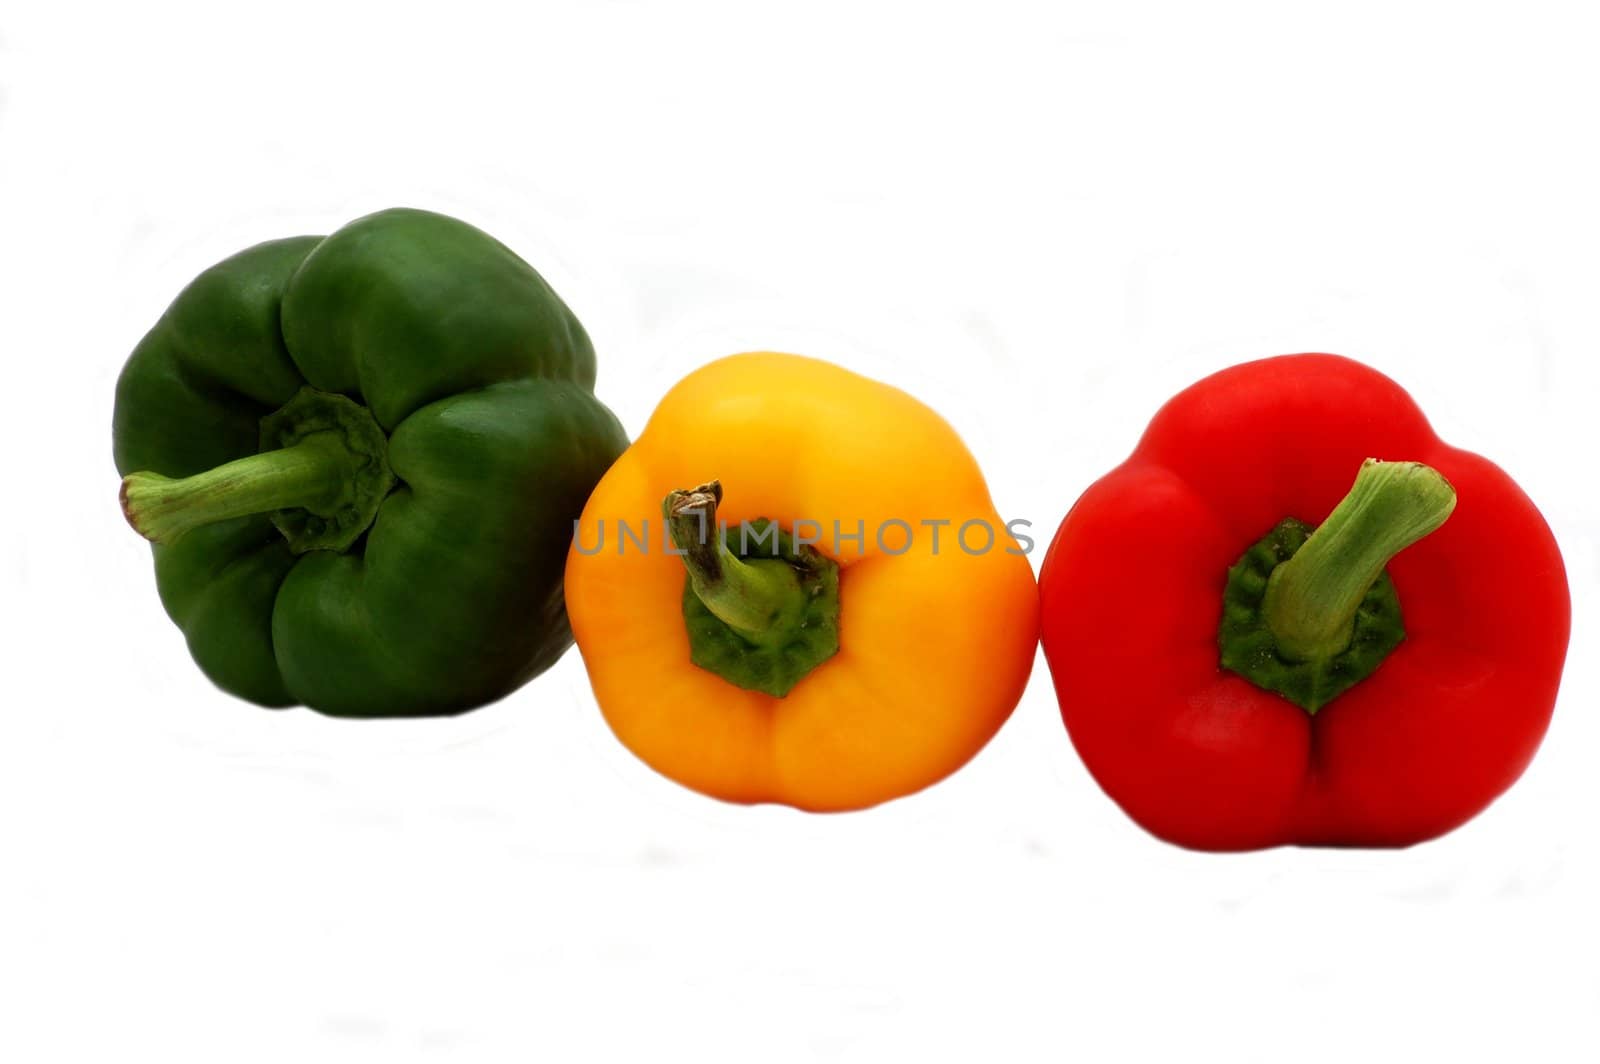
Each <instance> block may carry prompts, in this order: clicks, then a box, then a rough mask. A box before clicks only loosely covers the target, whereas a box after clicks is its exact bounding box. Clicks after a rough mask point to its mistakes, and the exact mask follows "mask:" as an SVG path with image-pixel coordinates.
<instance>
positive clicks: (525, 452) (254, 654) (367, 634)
mask: <svg viewBox="0 0 1600 1064" xmlns="http://www.w3.org/2000/svg"><path fill="white" fill-rule="evenodd" d="M594 376H595V360H594V352H593V349H592V347H591V346H590V343H589V339H588V337H587V335H586V334H585V333H584V330H583V328H582V326H581V325H580V324H579V323H578V321H577V319H576V318H575V317H573V315H572V314H571V312H570V311H569V310H568V309H567V308H566V306H565V305H563V303H562V302H561V300H560V299H559V298H558V297H557V296H556V294H555V293H554V292H553V291H551V290H550V288H549V287H548V286H547V285H546V284H545V282H544V281H543V280H542V279H541V278H540V277H539V275H538V274H537V273H535V272H534V270H533V269H532V268H531V267H529V266H528V265H527V263H525V262H523V261H522V260H521V259H520V258H518V257H517V256H516V255H515V254H514V253H512V252H511V251H510V250H508V249H507V248H506V247H505V246H504V245H502V244H500V243H499V242H498V241H496V240H494V239H493V238H492V237H490V236H488V235H487V234H485V233H483V232H481V231H479V230H477V229H475V228H473V227H472V226H470V225H467V224H465V223H463V222H460V221H456V220H454V219H451V218H447V217H445V216H443V215H438V214H432V213H428V212H425V211H417V210H389V211H384V212H381V213H378V214H373V215H369V216H367V217H365V218H361V219H359V220H357V221H355V222H352V223H350V224H349V225H347V226H345V227H344V228H342V229H340V230H339V231H338V232H336V233H334V234H333V235H332V236H329V237H315V236H307V237H294V238H290V239H286V240H275V241H271V242H268V243H264V244H260V245H258V246H256V247H252V248H249V249H248V250H245V251H243V252H240V253H239V254H237V255H234V256H233V257H231V258H229V259H226V260H224V261H223V262H221V263H218V264H217V265H215V266H213V267H211V268H210V269H208V270H206V271H205V272H204V273H202V274H200V276H199V277H197V278H196V279H195V280H194V281H193V282H192V283H191V284H190V285H189V286H188V287H187V288H185V289H184V291H183V292H182V293H181V294H180V295H179V296H178V298H177V299H176V301H174V302H173V304H172V306H171V307H170V308H169V309H168V310H167V312H166V313H165V314H164V315H163V316H162V317H161V319H160V321H158V322H157V323H156V325H155V327H154V328H152V329H151V330H150V332H149V334H148V335H146V336H145V338H144V339H143V340H142V341H141V342H140V343H139V345H138V347H137V349H136V350H135V351H134V353H133V355H132V357H131V358H130V359H129V360H128V363H127V365H126V367H125V368H124V369H123V371H122V375H121V378H120V380H119V381H118V383H117V397H116V410H115V415H114V430H113V435H114V442H115V457H116V465H117V469H118V471H119V472H121V473H123V474H124V475H125V476H126V479H125V481H124V487H123V504H124V509H125V512H126V513H127V514H128V517H129V519H130V521H131V522H132V523H133V524H134V525H135V527H136V528H138V529H140V530H141V531H143V532H145V533H146V534H147V535H149V536H151V538H155V539H157V540H158V542H157V543H156V544H155V546H154V555H155V569H156V582H157V586H158V588H159V590H160V593H161V599H162V602H163V604H164V606H165V607H166V609H167V612H168V614H169V615H170V616H171V617H172V619H173V621H174V622H175V623H177V625H178V626H179V627H180V628H181V629H182V630H183V632H184V635H185V637H186V638H187V640H188V643H189V648H190V651H191V653H192V654H193V656H194V659H195V661H196V662H197V663H198V664H199V665H200V667H201V669H202V670H204V671H205V673H206V675H207V676H209V677H210V678H211V679H212V680H213V681H214V682H215V683H216V684H217V685H218V686H219V687H221V688H222V689H223V690H225V691H228V692H230V693H231V694H234V695H237V696H238V697H240V698H244V699H248V700H249V701H252V702H256V703H260V704H262V705H266V706H283V705H290V704H294V703H304V704H306V705H308V706H310V707H312V708H313V709H316V710H320V711H322V712H325V713H329V714H335V715H344V716H355V717H375V716H417V715H430V714H443V713H453V712H459V711H461V710H465V709H469V708H472V707H474V706H477V705H480V704H482V703H485V702H488V701H492V700H494V699H497V698H499V697H501V696H503V695H505V694H506V693H508V692H510V691H511V690H513V689H515V688H516V687H517V686H519V685H520V684H522V683H523V682H525V681H526V680H528V679H529V678H531V677H532V676H534V675H535V674H537V673H539V672H540V671H542V670H543V669H545V668H546V667H548V666H549V665H550V664H551V663H553V662H554V661H555V660H556V659H557V658H558V657H560V655H561V654H562V653H563V651H565V649H566V648H567V647H568V646H569V645H570V643H571V633H570V629H569V628H568V625H567V620H566V615H565V612H564V609H563V601H562V570H563V565H564V562H565V558H566V549H567V544H568V541H569V539H570V536H571V530H572V521H573V519H574V518H575V517H576V516H577V514H578V513H579V512H580V510H581V509H582V506H583V503H584V500H585V499H586V498H587V496H588V493H589V490H590V488H591V487H592V486H593V485H594V484H595V482H596V481H598V480H599V478H600V475H601V474H602V473H603V472H604V471H605V469H606V467H607V466H609V465H610V464H611V462H612V460H613V459H615V458H616V456H617V455H618V454H620V453H621V452H622V450H623V449H624V448H625V447H626V446H627V439H626V436H625V435H624V433H623V431H622V429H621V427H620V426H619V424H618V422H617V420H616V419H615V418H614V417H613V416H612V415H611V413H610V412H609V411H608V410H606V408H605V407H604V406H602V405H601V404H600V403H599V401H597V400H596V399H595V397H594V395H593V392H592V388H593V385H594ZM297 443H298V444H302V445H303V446H300V447H299V448H298V449H297V450H293V451H291V450H289V447H290V445H291V444H297ZM241 459H248V460H249V461H245V462H240V461H239V460H241ZM229 463H232V464H231V465H230V464H229ZM230 471H231V472H230ZM182 478H190V479H187V480H185V479H182Z"/></svg>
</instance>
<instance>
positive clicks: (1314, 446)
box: [1039, 355, 1571, 850]
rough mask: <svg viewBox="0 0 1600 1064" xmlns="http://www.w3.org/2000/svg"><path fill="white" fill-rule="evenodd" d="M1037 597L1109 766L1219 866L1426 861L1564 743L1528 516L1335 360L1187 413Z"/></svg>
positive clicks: (1276, 376) (1547, 586)
mask: <svg viewBox="0 0 1600 1064" xmlns="http://www.w3.org/2000/svg"><path fill="white" fill-rule="evenodd" d="M1369 459H1381V460H1382V461H1368V460H1369ZM1352 480H1353V481H1354V486H1352ZM1452 489H1453V490H1452ZM1285 519H1299V520H1288V521H1286V520H1285ZM1300 521H1315V522H1318V524H1317V526H1316V527H1315V531H1312V526H1310V525H1306V524H1301V523H1299V522H1300ZM1434 529H1437V530H1436V531H1434ZM1308 537H1309V538H1308ZM1413 543H1414V544H1415V545H1410V544H1413ZM1039 583H1040V594H1041V596H1042V605H1043V631H1042V638H1043V642H1044V651H1045V657H1046V659H1047V660H1048V661H1049V664H1050V671H1051V674H1052V676H1053V677H1054V679H1055V685H1056V692H1057V695H1058V697H1059V699H1060V702H1061V713H1062V717H1063V719H1064V720H1065V722H1066V726H1067V731H1068V733H1069V734H1070V735H1071V737H1072V741H1073V744H1074V745H1075V746H1076V747H1077V750H1078V752H1079V754H1080V755H1081V756H1082V758H1083V760H1084V763H1085V764H1086V765H1087V766H1088V768H1089V771H1090V772H1091V773H1092V774H1093V775H1094V778H1095V780H1096V781H1097V782H1098V783H1099V784H1100V786H1101V787H1102V788H1103V789H1104V790H1105V792H1106V793H1107V794H1108V795H1110V796H1111V797H1112V798H1113V799H1114V800H1115V801H1116V802H1117V803H1118V804H1119V805H1120V806H1121V807H1122V808H1123V809H1124V810H1125V811H1126V812H1127V813H1128V815H1129V816H1131V817H1132V818H1133V819H1134V820H1135V821H1137V822H1138V823H1139V824H1141V825H1142V826H1143V827H1144V828H1146V829H1147V830H1148V831H1150V832H1151V833H1152V834H1154V835H1157V836H1159V837H1160V838H1163V839H1166V840H1168V841H1171V842H1174V843H1177V844H1179V845H1182V846H1187V847H1191V848H1194V849H1200V850H1247V849H1257V848H1261V847H1267V846H1275V845H1283V844H1300V845H1326V846H1406V845H1410V844H1412V843H1416V842H1420V841H1423V840H1425V839H1430V838H1434V837H1436V836H1438V835H1441V834H1443V833H1445V832H1447V831H1450V830H1451V829H1453V828H1455V827H1457V826H1458V825H1460V824H1462V823H1464V822H1466V821H1467V820H1469V819H1471V818H1472V817H1473V816H1475V815H1476V814H1478V813H1479V812H1481V811H1482V810H1483V809H1484V808H1485V807H1486V806H1488V804H1489V803H1490V802H1491V801H1493V800H1494V799H1495V798H1496V797H1497V796H1499V795H1500V794H1501V793H1502V792H1503V791H1505V790H1506V788H1508V787H1509V786H1511V784H1512V783H1513V782H1515V781H1516V779H1517V777H1518V776H1519V775H1521V773H1522V771H1523V769H1524V768H1525V767H1526V766H1527V764H1528V762H1529V760H1530V759H1531V758H1532V757H1533V754H1534V751H1535V750H1536V749H1537V748H1538V746H1539V742H1540V740H1541V739H1542V738H1543V737H1544V733H1545V729H1546V728H1547V726H1548V725H1549V721H1550V714H1551V711H1552V708H1553V706H1554V703H1555V697H1556V689H1557V687H1558V685H1559V683H1560V679H1561V669H1562V665H1563V662H1564V660H1565V658H1566V650H1567V638H1568V633H1569V628H1570V620H1571V604H1570V600H1569V598H1568V592H1567V580H1566V572H1565V569H1564V568H1563V566H1562V562H1561V554H1560V551H1559V550H1558V549H1557V547H1556V543H1555V539H1554V537H1553V536H1552V535H1551V533H1550V529H1549V527H1548V526H1547V525H1546V524H1545V521H1544V519H1543V518H1542V517H1541V516H1540V514H1539V511H1538V510H1536V509H1535V508H1534V506H1533V503H1532V502H1530V501H1529V499H1528V497H1527V496H1526V495H1524V494H1523V493H1522V491H1521V489H1519V488H1518V487H1517V485H1516V484H1515V483H1514V482H1513V481H1512V480H1511V478H1510V477H1508V476H1507V475H1506V474H1505V473H1504V472H1502V471H1501V470H1500V469H1499V468H1497V467H1496V466H1494V465H1493V464H1492V463H1490V462H1488V461H1487V460H1485V459H1483V458H1480V457H1478V456H1477V455H1474V454H1469V453H1467V452H1465V451H1461V450H1457V449H1456V448H1453V447H1450V446H1448V445H1446V444H1445V443H1443V442H1442V441H1441V440H1440V439H1439V438H1438V437H1437V436H1436V435H1435V434H1434V432H1433V430H1432V429H1431V428H1430V427H1429V426H1428V422H1427V420H1426V419H1425V418H1424V417H1423V415H1422V412H1421V411H1420V410H1419V409H1418V408H1417V406H1416V404H1415V403H1414V402H1413V401H1412V399H1411V397H1410V396H1408V395H1407V394H1406V393H1405V392H1404V391H1402V390H1401V388H1400V387H1399V386H1398V385H1397V384H1395V383H1394V382H1393V381H1391V380H1389V379H1388V378H1387V377H1384V376H1383V375H1381V374H1379V373H1377V372H1376V371H1374V370H1372V369H1369V368H1367V367H1366V366H1363V365H1361V364H1360V363H1357V362H1352V361H1350V360H1349V359H1345V358H1339V357H1336V356H1333V355H1290V356H1285V357H1281V358H1269V359H1264V360H1262V361H1259V362H1251V363H1247V364H1245V365H1240V366H1235V367H1233V368H1232V369H1228V370H1224V371H1223V372H1221V373H1217V374H1215V375H1213V376H1211V377H1208V378H1206V379H1205V380H1202V381H1200V382H1199V383H1198V384H1195V385H1193V386H1192V387H1190V388H1188V389H1187V390H1185V391H1183V392H1181V393H1180V394H1179V395H1177V396H1176V397H1175V398H1173V399H1172V400H1171V401H1170V402H1168V403H1167V404H1166V406H1164V407H1163V408H1162V409H1161V410H1160V412H1158V413H1157V414H1156V416H1155V419H1154V420H1153V421H1152V422H1151V424H1150V427H1149V428H1148V429H1147V430H1146V432H1145V434H1144V437H1143V439H1141V440H1140V442H1139V445H1138V447H1137V448H1135V450H1134V452H1133V455H1132V456H1131V457H1130V458H1129V459H1128V460H1127V461H1126V462H1124V463H1123V464H1122V465H1120V466H1118V467H1117V468H1116V469H1114V470H1112V471H1111V472H1110V473H1108V474H1107V475H1106V476H1104V477H1102V478H1101V479H1100V480H1099V481H1097V482H1096V483H1095V484H1093V485H1092V486H1091V487H1090V488H1089V490H1088V491H1086V492H1085V493H1084V494H1083V496H1082V498H1080V499H1079V500H1078V502H1077V504H1076V505H1075V506H1073V508H1072V510H1071V512H1070V513H1068V514H1067V516H1066V519H1065V520H1064V521H1063V522H1062V524H1061V528H1060V530H1059V531H1058V532H1057V533H1056V537H1055V540H1054V542H1053V543H1052V544H1051V546H1050V550H1049V553H1048V555H1047V556H1046V558H1045V561H1044V567H1043V570H1042V572H1041V575H1040V581H1039Z"/></svg>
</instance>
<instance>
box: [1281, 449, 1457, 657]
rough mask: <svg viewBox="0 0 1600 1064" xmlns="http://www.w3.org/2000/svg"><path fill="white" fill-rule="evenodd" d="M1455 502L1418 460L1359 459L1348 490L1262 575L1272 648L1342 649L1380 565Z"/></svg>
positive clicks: (1312, 652)
mask: <svg viewBox="0 0 1600 1064" xmlns="http://www.w3.org/2000/svg"><path fill="white" fill-rule="evenodd" d="M1455 506H1456V493H1455V489H1453V488H1452V487H1451V486H1450V484H1449V482H1448V481H1446V480H1445V479H1444V477H1442V476H1440V475H1439V473H1438V472H1437V471H1435V470H1434V469H1432V468H1430V467H1428V466H1425V465H1423V464H1421V463H1420V462H1380V461H1378V460H1377V459H1375V458H1369V459H1367V460H1366V461H1365V462H1363V463H1362V465H1361V471H1360V472H1359V473H1357V474H1356V480H1355V484H1354V485H1352V486H1351V488H1350V493H1349V494H1348V495H1346V496H1345V497H1344V499H1343V500H1341V501H1340V503H1339V505H1338V506H1336V507H1334V509H1333V512H1332V513H1330V514H1329V515H1328V517H1327V520H1325V521H1323V522H1322V524H1320V525H1319V526H1317V529H1316V531H1315V532H1313V533H1312V534H1311V537H1310V538H1309V539H1308V540H1306V542H1305V545H1304V546H1302V547H1301V548H1300V549H1299V550H1298V551H1296V552H1295V554H1294V556H1293V557H1292V558H1290V559H1289V560H1288V561H1286V562H1284V563H1283V564H1282V565H1279V566H1278V567H1277V568H1276V569H1274V570H1273V571H1272V575H1271V576H1270V577H1269V578H1268V580H1267V590H1266V595H1265V598H1264V599H1263V601H1262V614H1263V617H1264V619H1265V620H1266V624H1267V627H1268V629H1269V630H1270V631H1271V632H1272V636H1273V639H1274V640H1275V641H1276V643H1277V648H1278V653H1279V654H1280V655H1281V656H1282V657H1284V658H1286V659H1288V660H1290V661H1326V660H1328V659H1330V658H1332V657H1334V656H1336V655H1338V654H1341V653H1343V652H1344V651H1345V649H1346V648H1348V647H1349V646H1350V641H1351V636H1352V633H1353V631H1354V627H1355V617H1356V611H1357V609H1359V608H1360V606H1361V600H1362V599H1363V598H1364V597H1365V596H1366V593H1367V590H1368V589H1369V588H1371V587H1372V584H1373V582H1374V581H1375V580H1377V579H1378V576H1379V575H1380V574H1381V573H1382V572H1383V569H1384V566H1386V565H1388V563H1389V560H1390V559H1391V558H1393V557H1394V556H1395V555H1396V554H1398V553H1400V552H1401V551H1402V550H1404V549H1405V548H1407V547H1409V546H1411V544H1413V543H1415V542H1417V541H1418V540H1420V539H1422V538H1423V537H1424V536H1426V535H1428V534H1429V533H1430V532H1433V531H1434V530H1435V529H1437V528H1438V527H1439V526H1440V525H1442V524H1444V522H1445V518H1447V517H1449V516H1450V512H1451V511H1452V510H1454V509H1455Z"/></svg>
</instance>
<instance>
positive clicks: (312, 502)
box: [121, 432, 362, 543]
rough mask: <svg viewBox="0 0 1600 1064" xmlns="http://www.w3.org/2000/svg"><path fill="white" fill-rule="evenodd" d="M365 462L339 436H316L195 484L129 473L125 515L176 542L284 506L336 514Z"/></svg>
mask: <svg viewBox="0 0 1600 1064" xmlns="http://www.w3.org/2000/svg"><path fill="white" fill-rule="evenodd" d="M361 461H362V459H361V457H360V456H358V455H353V454H352V453H351V452H350V450H349V448H348V447H346V446H345V444H344V441H343V439H342V437H341V436H340V434H339V433H337V432H316V433H312V434H311V435H309V436H307V437H305V438H304V439H303V440H301V441H300V442H299V443H297V444H295V445H294V446H292V447H285V448H282V449H281V450H276V451H267V452H265V453H264V454H253V455H250V456H248V457H246V458H240V459H238V460H236V461H233V462H228V463H227V464H225V465H220V466H218V467H217V468H215V469H210V470H207V471H206V472H204V473H196V474H195V475H194V476H192V477H184V478H182V479H179V480H173V479H172V478H170V477H164V476H162V475H161V474H160V473H130V474H129V475H128V476H126V477H124V478H123V480H122V492H121V499H122V512H123V515H124V516H126V517H127V519H128V524H130V525H132V526H133V529H134V531H135V532H138V533H139V534H140V535H141V536H143V537H144V538H146V539H148V540H151V541H153V542H156V543H171V542H173V541H174V540H176V539H178V538H179V537H181V536H182V535H183V534H184V533H186V532H189V531H191V530H193V529H196V528H199V527H200V526H202V525H209V524H212V523H214V522H217V521H226V520H229V519H230V518H235V517H246V516H248V515H250V514H259V513H267V512H270V511H273V510H280V509H284V508H287V507H295V506H298V507H304V508H305V509H307V510H311V511H312V512H329V511H331V510H333V509H334V508H336V507H337V506H338V505H339V503H340V501H341V499H342V497H343V496H344V495H345V493H346V492H347V490H348V485H349V483H350V481H351V479H352V477H353V476H354V471H355V469H356V468H357V467H358V466H359V465H360V463H361Z"/></svg>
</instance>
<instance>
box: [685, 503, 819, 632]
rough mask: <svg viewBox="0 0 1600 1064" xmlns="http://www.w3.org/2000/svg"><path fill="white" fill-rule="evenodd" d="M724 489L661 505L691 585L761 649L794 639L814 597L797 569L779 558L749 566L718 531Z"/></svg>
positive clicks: (720, 617) (717, 613) (715, 612)
mask: <svg viewBox="0 0 1600 1064" xmlns="http://www.w3.org/2000/svg"><path fill="white" fill-rule="evenodd" d="M721 502H722V484H721V483H720V482H718V481H715V480H713V481H710V482H708V483H705V484H702V485H700V486H699V487H698V488H692V489H690V490H688V491H674V492H671V493H669V494H668V495H667V497H666V500H665V501H664V502H663V503H662V512H663V513H664V514H665V516H666V522H667V532H668V534H669V535H670V536H671V537H672V542H673V544H674V545H676V547H677V548H678V550H680V551H682V552H683V564H684V566H685V568H687V569H688V570H689V586H690V587H691V588H692V589H693V591H694V593H695V596H696V597H697V598H699V600H700V601H701V602H703V603H704V604H705V607H706V609H708V610H710V611H711V612H712V614H713V615H715V616H716V618H717V619H718V620H720V621H722V623H724V624H726V625H727V626H728V627H729V628H732V629H733V630H734V631H735V632H737V633H738V634H739V635H740V636H742V637H743V638H745V639H746V640H748V641H749V642H751V643H752V644H754V645H756V646H767V645H773V644H776V643H780V642H783V641H786V640H788V639H789V638H790V630H791V629H792V627H793V626H794V625H795V624H797V623H799V620H800V619H801V618H802V616H803V615H804V613H805V609H806V604H807V602H808V600H809V596H808V594H807V593H806V591H805V589H804V588H803V587H802V586H801V581H800V574H799V573H798V572H796V571H795V568H794V566H792V565H790V564H789V563H788V562H787V561H784V560H782V559H780V558H773V559H771V560H770V561H768V560H765V559H760V560H756V561H744V560H742V559H740V558H739V557H738V556H737V555H735V554H734V553H733V552H732V551H730V550H729V549H728V544H727V542H726V540H725V539H724V538H723V534H722V530H721V529H720V528H719V527H718V526H717V506H718V504H720V503H721Z"/></svg>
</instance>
